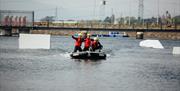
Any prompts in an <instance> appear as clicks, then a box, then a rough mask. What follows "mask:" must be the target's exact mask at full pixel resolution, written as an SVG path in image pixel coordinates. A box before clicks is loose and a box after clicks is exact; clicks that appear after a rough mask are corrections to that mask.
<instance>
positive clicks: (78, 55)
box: [70, 51, 106, 59]
mask: <svg viewBox="0 0 180 91" xmlns="http://www.w3.org/2000/svg"><path fill="white" fill-rule="evenodd" d="M70 56H71V58H74V59H106V54H105V53H104V52H91V51H84V52H74V53H71V54H70Z"/></svg>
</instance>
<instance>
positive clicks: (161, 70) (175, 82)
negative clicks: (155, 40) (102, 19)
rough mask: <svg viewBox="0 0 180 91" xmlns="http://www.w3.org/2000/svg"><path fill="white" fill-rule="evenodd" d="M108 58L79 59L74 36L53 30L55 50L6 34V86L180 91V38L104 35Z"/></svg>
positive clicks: (2, 73) (1, 43)
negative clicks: (178, 49)
mask: <svg viewBox="0 0 180 91" xmlns="http://www.w3.org/2000/svg"><path fill="white" fill-rule="evenodd" d="M100 41H101V43H102V44H103V46H104V49H103V51H104V52H105V53H107V59H106V60H96V61H95V60H74V59H71V58H70V57H69V53H70V52H71V51H72V50H73V48H74V40H73V39H72V38H71V37H70V36H69V37H62V36H52V37H51V49H49V50H43V49H39V50H24V49H23V50H22V49H18V37H0V91H180V55H173V54H172V48H173V46H180V41H178V40H177V41H173V40H160V41H161V43H162V44H163V46H164V47H165V49H152V48H142V47H139V42H140V41H142V40H136V39H134V38H122V37H118V38H100ZM32 45H33V44H32Z"/></svg>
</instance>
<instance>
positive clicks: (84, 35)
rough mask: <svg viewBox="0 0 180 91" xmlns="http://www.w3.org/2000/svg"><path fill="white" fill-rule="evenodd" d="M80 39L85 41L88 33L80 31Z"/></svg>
mask: <svg viewBox="0 0 180 91" xmlns="http://www.w3.org/2000/svg"><path fill="white" fill-rule="evenodd" d="M81 33H82V39H83V40H85V39H86V38H87V34H88V32H87V31H82V32H81Z"/></svg>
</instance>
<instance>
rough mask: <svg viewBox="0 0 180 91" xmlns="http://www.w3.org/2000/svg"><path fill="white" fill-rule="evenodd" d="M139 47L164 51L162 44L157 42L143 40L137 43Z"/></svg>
mask: <svg viewBox="0 0 180 91" xmlns="http://www.w3.org/2000/svg"><path fill="white" fill-rule="evenodd" d="M139 46H141V47H150V48H157V49H164V47H163V46H162V44H161V42H160V41H159V40H143V41H141V42H140V43H139Z"/></svg>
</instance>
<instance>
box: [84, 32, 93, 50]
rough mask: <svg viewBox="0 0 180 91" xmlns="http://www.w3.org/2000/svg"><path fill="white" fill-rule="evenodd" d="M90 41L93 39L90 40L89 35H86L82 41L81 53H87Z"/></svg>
mask: <svg viewBox="0 0 180 91" xmlns="http://www.w3.org/2000/svg"><path fill="white" fill-rule="evenodd" d="M91 41H93V39H91V35H90V34H87V37H86V38H85V39H84V49H83V51H89V48H90V47H91Z"/></svg>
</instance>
